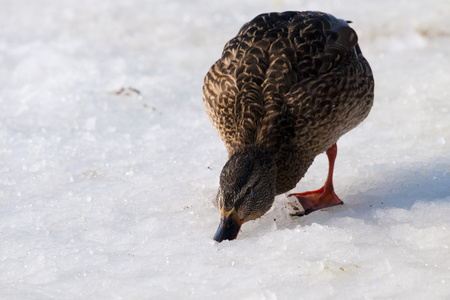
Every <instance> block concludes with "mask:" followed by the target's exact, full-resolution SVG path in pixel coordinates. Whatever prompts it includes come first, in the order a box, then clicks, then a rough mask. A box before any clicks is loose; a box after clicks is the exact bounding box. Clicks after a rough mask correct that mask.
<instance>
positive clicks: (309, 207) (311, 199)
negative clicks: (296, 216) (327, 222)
mask: <svg viewBox="0 0 450 300" xmlns="http://www.w3.org/2000/svg"><path fill="white" fill-rule="evenodd" d="M290 196H295V197H296V198H297V199H298V201H299V202H300V204H301V205H302V207H303V209H304V210H305V215H307V214H309V213H312V212H313V211H315V210H318V209H322V208H327V207H331V206H334V205H340V204H344V202H342V201H341V199H339V197H338V196H337V195H336V194H335V192H334V190H333V189H331V190H330V189H329V188H326V187H322V188H320V189H318V190H316V191H310V192H304V193H295V194H291V195H289V197H290Z"/></svg>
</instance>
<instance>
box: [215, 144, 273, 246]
mask: <svg viewBox="0 0 450 300" xmlns="http://www.w3.org/2000/svg"><path fill="white" fill-rule="evenodd" d="M275 182H276V165H275V162H274V160H273V158H272V157H271V155H270V154H269V153H267V152H266V151H264V150H262V149H260V148H258V147H254V146H249V147H244V148H242V149H239V150H237V151H236V152H235V153H234V154H233V155H232V156H231V157H230V159H229V160H228V162H227V163H226V164H225V166H224V167H223V169H222V173H221V174H220V187H219V192H218V193H217V198H216V201H217V206H218V208H219V211H220V225H219V228H218V229H217V232H216V234H215V235H214V240H216V241H217V242H221V241H223V240H233V239H235V238H236V237H237V235H238V233H239V230H240V228H241V225H242V224H243V223H245V222H247V221H250V220H254V219H257V218H259V217H261V216H262V215H264V214H265V213H266V212H267V211H268V210H269V209H270V207H271V206H272V204H273V201H274V198H275V192H276V191H275Z"/></svg>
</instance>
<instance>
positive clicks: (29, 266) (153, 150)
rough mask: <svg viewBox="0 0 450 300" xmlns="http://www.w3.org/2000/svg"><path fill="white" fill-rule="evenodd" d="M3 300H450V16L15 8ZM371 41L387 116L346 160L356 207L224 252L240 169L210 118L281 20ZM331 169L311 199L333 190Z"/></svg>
mask: <svg viewBox="0 0 450 300" xmlns="http://www.w3.org/2000/svg"><path fill="white" fill-rule="evenodd" d="M0 7H1V9H0V66H1V68H0V108H1V109H0V139H1V144H0V245H1V246H0V298H1V299H52V298H53V299H86V298H88V299H213V298H214V299H299V298H301V299H329V298H331V297H333V298H337V299H449V298H450V249H449V247H450V118H449V117H448V115H449V97H450V92H449V91H450V89H449V87H450V71H449V70H450V18H449V16H450V4H449V2H448V0H429V1H420V0H416V1H409V0H408V1H406V0H399V1H395V2H393V1H390V0H379V1H371V0H370V1H369V0H358V1H357V0H349V1H344V0H343V1H332V0H325V1H320V2H319V1H309V0H295V1H294V0H272V1H260V2H256V1H242V0H239V1H238V0H231V1H214V2H213V1H207V0H190V1H181V0H180V1H156V0H155V1H148V0H131V1H130V0H126V1H107V0H97V1H87V0H73V1H56V0H41V1H26V0H14V1H8V0H1V1H0ZM285 10H321V11H326V12H329V13H332V14H334V15H335V16H337V17H339V18H343V19H346V20H352V21H353V25H352V26H353V27H354V28H355V29H356V31H357V32H358V35H359V37H360V45H361V48H362V50H363V52H364V54H365V56H366V57H367V58H368V60H369V62H370V63H371V65H372V67H373V71H374V74H375V79H376V99H375V105H374V107H373V110H372V112H371V114H370V116H369V117H368V118H367V120H366V121H365V122H364V123H363V124H361V125H360V126H359V127H358V128H356V129H355V130H353V131H352V132H350V133H349V134H347V135H346V136H344V137H343V138H342V139H341V140H340V142H339V155H338V159H337V162H336V169H335V174H336V176H335V187H336V191H337V193H338V195H339V196H340V197H341V198H342V199H343V200H344V202H345V205H343V206H339V207H335V208H331V209H328V210H325V211H318V212H315V213H313V214H310V215H308V216H306V217H301V218H298V217H290V216H289V214H288V213H287V211H286V209H285V208H284V205H285V202H286V197H285V196H283V195H282V196H279V197H277V201H276V203H275V204H274V207H273V209H272V210H271V211H269V212H268V213H267V214H266V215H265V216H263V217H262V218H260V219H258V220H256V221H253V222H249V223H246V224H244V226H243V228H242V232H241V233H240V234H239V237H238V239H237V240H235V241H225V242H223V243H220V244H217V243H215V242H214V241H213V240H212V237H213V235H214V233H215V230H216V228H217V226H218V222H219V215H218V212H217V211H216V209H215V208H214V206H213V204H212V199H213V198H214V197H215V194H216V190H217V187H218V176H219V173H220V171H221V168H222V166H223V165H224V163H225V161H226V157H227V155H226V151H225V147H224V146H223V144H222V142H221V141H220V139H219V138H218V136H217V134H216V133H215V131H214V129H213V127H212V126H211V125H210V123H209V121H208V119H207V117H206V115H205V113H204V110H203V104H202V99H201V87H202V84H203V77H204V75H205V74H206V72H207V70H208V68H209V67H210V66H211V64H212V63H213V62H214V61H215V60H216V59H217V58H219V56H220V53H221V50H222V47H223V45H224V44H225V43H226V42H227V41H228V40H229V39H230V38H232V37H233V36H234V35H235V34H236V33H237V31H238V29H239V28H240V26H241V25H242V24H243V23H245V22H246V21H248V20H250V19H251V18H253V17H254V16H256V15H257V14H259V13H262V12H268V11H285ZM326 172H327V160H326V157H325V156H324V155H320V156H319V157H318V158H317V159H316V161H315V163H314V164H313V166H312V167H311V168H310V170H309V171H308V173H307V175H306V177H305V178H304V179H303V180H302V181H301V182H300V183H299V184H298V185H297V187H296V189H295V191H298V192H300V191H305V190H311V189H316V188H318V187H320V186H321V185H322V184H323V182H324V180H325V177H326Z"/></svg>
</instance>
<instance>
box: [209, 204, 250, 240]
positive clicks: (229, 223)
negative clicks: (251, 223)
mask: <svg viewBox="0 0 450 300" xmlns="http://www.w3.org/2000/svg"><path fill="white" fill-rule="evenodd" d="M242 223H243V222H242V221H241V219H239V216H238V214H237V212H236V210H235V209H234V208H233V209H232V210H230V211H229V212H225V210H224V209H222V210H221V211H220V224H219V228H217V232H216V234H215V235H214V240H215V241H217V242H219V243H220V242H221V241H223V240H234V239H235V238H237V236H238V233H239V229H240V228H241V225H242Z"/></svg>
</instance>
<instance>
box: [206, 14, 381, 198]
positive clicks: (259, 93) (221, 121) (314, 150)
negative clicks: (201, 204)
mask: <svg viewBox="0 0 450 300" xmlns="http://www.w3.org/2000/svg"><path fill="white" fill-rule="evenodd" d="M373 87H374V83H373V77H372V72H371V70H370V67H369V64H368V63H367V61H366V60H365V59H364V57H363V56H362V53H361V51H360V49H359V46H358V44H357V35H356V33H355V32H354V30H353V29H351V28H350V27H349V26H348V25H347V22H345V21H343V20H339V19H336V18H335V17H333V16H331V15H329V14H325V13H320V12H284V13H270V14H262V15H259V16H257V17H256V18H255V19H253V20H252V21H250V22H249V23H247V24H245V25H244V26H243V27H242V28H241V30H240V31H239V33H238V35H237V36H236V37H235V38H233V39H231V40H230V41H229V42H228V43H227V44H226V45H225V48H224V51H223V53H222V57H221V58H220V59H219V60H218V61H217V62H216V63H215V64H214V65H213V66H212V67H211V69H210V70H209V72H208V74H207V75H206V77H205V83H204V87H203V100H204V104H205V109H206V111H207V114H208V116H209V118H210V120H211V122H212V123H213V125H214V126H215V127H216V129H217V131H218V133H219V135H220V137H221V138H222V140H223V142H224V143H225V146H226V147H227V150H228V153H229V155H231V154H233V153H234V151H235V150H236V149H239V148H241V147H243V146H245V145H259V146H261V147H263V148H265V149H267V150H268V151H269V152H270V153H272V154H273V156H274V157H275V158H276V160H277V167H278V169H279V172H278V173H279V174H278V177H282V176H283V175H285V174H284V173H286V174H289V175H290V182H284V183H282V182H281V181H280V184H278V183H277V186H278V188H277V190H278V191H279V192H282V191H281V190H285V189H286V190H287V189H290V188H293V187H294V186H295V184H296V183H297V182H298V180H300V178H301V177H302V176H303V175H304V172H306V169H307V168H308V167H309V165H310V164H311V163H312V160H313V159H314V157H315V156H316V155H317V154H319V153H320V152H323V151H325V150H326V149H327V148H328V147H330V146H331V145H332V144H333V143H334V142H336V141H337V140H338V139H339V137H340V136H342V135H343V134H344V133H346V132H347V131H349V130H351V129H352V128H354V127H355V126H356V125H358V124H359V123H360V122H361V121H362V120H363V119H364V118H365V117H366V116H367V115H368V113H369V111H370V108H371V106H372V102H373ZM303 165H306V166H303ZM299 167H300V168H305V167H306V169H305V170H304V172H298V173H303V174H295V176H292V175H294V174H292V173H293V172H294V170H295V168H297V169H298V168H299ZM292 177H297V178H294V179H292ZM291 181H292V182H291ZM294 181H295V182H294Z"/></svg>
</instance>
